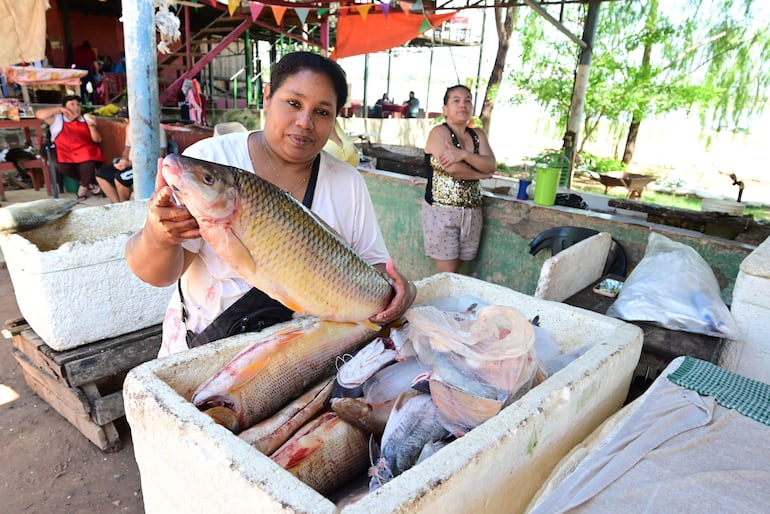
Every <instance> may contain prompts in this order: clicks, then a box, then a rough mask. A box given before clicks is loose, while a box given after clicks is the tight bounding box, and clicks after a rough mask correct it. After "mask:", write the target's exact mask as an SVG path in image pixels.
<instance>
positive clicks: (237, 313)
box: [126, 52, 416, 356]
mask: <svg viewBox="0 0 770 514" xmlns="http://www.w3.org/2000/svg"><path fill="white" fill-rule="evenodd" d="M347 93H348V91H347V80H346V77H345V72H344V71H343V70H342V68H341V67H340V66H339V65H338V64H336V63H335V62H333V61H331V60H329V59H327V58H325V57H322V56H319V55H317V54H313V53H310V52H295V53H291V54H287V55H286V56H284V57H283V58H282V59H281V60H280V61H279V62H278V63H277V64H276V65H275V66H274V68H273V70H272V73H271V80H270V84H269V85H267V86H266V87H265V100H264V115H265V125H264V126H265V128H264V130H263V131H261V132H259V131H255V132H241V133H233V134H226V135H224V136H220V137H216V138H210V139H205V140H202V141H200V142H198V143H196V144H195V145H193V146H191V147H189V148H188V149H187V150H185V152H184V156H175V155H171V156H168V157H166V159H165V160H164V162H163V165H162V168H161V169H160V170H159V173H158V179H157V181H156V191H155V193H154V194H153V195H152V197H151V198H150V200H149V205H148V216H147V221H146V223H145V226H144V227H143V229H142V230H141V231H140V232H138V233H137V234H136V235H135V236H134V237H133V238H132V239H131V240H130V241H129V244H128V246H127V249H126V256H127V261H128V264H129V267H130V268H131V270H132V271H133V272H134V273H136V274H137V276H139V277H140V278H141V279H142V280H144V281H146V282H148V283H150V284H154V285H156V286H161V287H162V286H167V285H169V284H173V283H174V282H175V281H178V287H177V291H176V293H175V294H174V296H173V297H172V299H171V303H170V305H169V310H168V311H167V313H166V317H165V320H164V325H163V344H162V346H161V350H160V355H161V356H162V355H167V354H171V353H175V352H178V351H182V350H184V349H187V348H188V347H191V346H197V345H199V344H203V343H205V342H208V341H209V340H215V339H219V338H221V337H226V336H228V335H231V334H232V333H237V332H239V331H254V330H261V329H262V328H264V327H266V326H269V325H272V324H274V323H278V322H281V321H287V320H288V319H290V318H291V316H292V311H297V312H300V313H307V314H312V315H315V316H318V317H320V318H323V319H330V320H333V321H346V322H357V323H362V324H369V325H372V324H379V325H381V324H386V323H389V322H391V321H394V320H396V319H399V318H400V317H401V315H402V314H403V313H404V312H405V311H406V310H407V309H408V308H409V306H410V305H411V303H412V302H413V301H414V298H415V295H416V290H415V288H414V285H413V284H411V283H410V282H409V281H408V280H406V278H405V277H404V276H403V275H401V274H400V273H399V272H398V271H397V270H396V269H395V267H394V266H393V264H392V261H390V260H389V256H388V252H387V248H386V246H385V242H384V239H383V237H382V233H381V231H380V228H379V225H378V223H377V219H376V216H375V213H374V208H373V206H372V202H371V198H370V197H369V193H368V190H367V188H366V184H365V182H364V180H363V177H361V175H360V174H359V173H358V171H357V170H356V169H355V168H352V167H351V166H349V165H348V164H345V163H343V162H342V161H339V160H337V159H336V158H334V157H332V156H330V155H329V154H327V153H326V152H323V151H322V148H323V147H324V145H325V144H326V141H327V139H328V138H329V134H330V133H331V131H332V130H333V128H334V122H335V118H336V115H337V114H338V112H339V110H340V109H341V107H342V106H343V105H344V103H345V100H346V97H347ZM190 157H193V158H194V159H193V158H190ZM215 163H216V164H215ZM221 165H227V166H232V167H233V168H228V167H225V166H221ZM235 168H239V169H235ZM240 170H245V171H247V172H250V173H242V172H241V171H240ZM299 202H301V203H302V205H304V208H303V207H302V206H301V205H300V204H299ZM180 203H181V204H182V205H179V204H180ZM308 209H309V211H308ZM303 211H304V212H303ZM317 218H318V219H320V220H321V221H318V220H317ZM329 229H331V230H329ZM263 254H264V256H263ZM268 254H269V255H268ZM309 255H311V256H312V258H309V257H308V256H309ZM276 256H277V257H276ZM359 261H360V262H359ZM375 268H376V270H375ZM384 274H387V278H384ZM252 286H255V287H254V288H252ZM265 293H267V295H266V294H265ZM268 295H269V296H270V297H272V298H270V297H268ZM273 298H275V299H277V300H279V301H280V303H279V301H276V300H274V299H273ZM254 313H256V315H254ZM223 320H224V322H223ZM221 325H227V327H225V328H222V327H221ZM217 327H218V328H217ZM220 329H221V330H220Z"/></svg>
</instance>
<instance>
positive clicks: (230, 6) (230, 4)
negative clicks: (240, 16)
mask: <svg viewBox="0 0 770 514" xmlns="http://www.w3.org/2000/svg"><path fill="white" fill-rule="evenodd" d="M239 5H241V0H227V10H228V11H230V16H232V15H233V13H234V12H235V11H236V10H237V9H238V6H239Z"/></svg>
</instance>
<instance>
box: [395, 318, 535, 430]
mask: <svg viewBox="0 0 770 514" xmlns="http://www.w3.org/2000/svg"><path fill="white" fill-rule="evenodd" d="M406 318H407V319H408V320H409V325H408V326H409V334H410V339H411V340H412V345H413V346H414V348H415V351H416V352H417V355H418V358H419V359H420V361H421V362H423V363H426V364H428V365H430V366H431V369H432V372H431V377H430V392H431V395H432V396H433V401H434V402H435V404H436V407H437V408H438V410H439V412H440V413H441V415H442V418H443V419H444V420H445V426H446V427H447V428H448V429H449V430H451V431H452V433H454V434H455V435H457V436H460V435H463V434H465V433H466V432H468V431H469V430H471V429H472V428H474V427H476V426H478V425H479V424H480V423H482V422H484V421H485V420H487V419H489V418H490V417H492V416H494V415H495V414H497V413H498V412H499V411H500V410H501V409H502V408H503V407H505V406H507V405H509V404H510V403H512V402H513V401H515V400H516V399H518V398H519V397H520V396H522V395H523V394H524V393H526V392H527V391H528V390H529V388H530V387H531V386H532V383H533V379H534V377H535V374H536V372H537V369H538V361H537V358H536V355H535V347H534V342H535V334H534V331H533V328H532V326H531V324H530V323H529V321H528V320H527V319H526V318H525V317H524V316H523V315H522V314H521V313H520V312H519V311H518V310H516V309H514V308H512V307H506V306H497V305H489V306H484V307H482V308H480V309H479V310H478V313H477V316H476V317H475V319H474V318H473V317H458V316H457V313H454V312H446V311H441V310H439V309H437V308H435V307H432V306H417V307H412V308H411V309H409V311H407V313H406Z"/></svg>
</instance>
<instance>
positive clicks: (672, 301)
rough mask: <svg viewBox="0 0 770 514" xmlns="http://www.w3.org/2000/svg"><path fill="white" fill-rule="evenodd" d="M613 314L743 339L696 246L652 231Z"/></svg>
mask: <svg viewBox="0 0 770 514" xmlns="http://www.w3.org/2000/svg"><path fill="white" fill-rule="evenodd" d="M607 315H608V316H614V317H616V318H620V319H623V320H627V321H650V322H652V323H656V324H658V325H660V326H662V327H665V328H669V329H672V330H683V331H685V332H695V333H698V334H705V335H708V336H713V337H725V338H728V339H740V338H741V331H740V328H739V327H738V324H737V323H736V322H735V319H734V318H733V316H732V314H730V310H729V309H728V308H727V305H725V303H724V301H722V290H721V288H720V287H719V283H718V282H717V279H716V276H714V271H713V270H712V269H711V267H710V266H709V264H708V263H707V262H706V261H705V260H704V259H703V257H701V256H700V254H699V253H698V252H697V251H696V250H695V249H694V248H692V247H690V246H687V245H686V244H684V243H679V242H677V241H672V240H671V239H669V238H667V237H666V236H663V235H661V234H657V233H655V232H652V233H650V237H649V239H648V241H647V248H646V249H645V251H644V257H643V258H642V260H641V261H639V264H637V265H636V267H635V268H634V270H633V271H632V272H631V274H630V275H629V276H628V278H626V281H625V283H624V284H623V288H622V289H621V290H620V294H618V298H617V300H615V302H614V303H613V304H612V305H611V306H610V308H609V309H608V310H607Z"/></svg>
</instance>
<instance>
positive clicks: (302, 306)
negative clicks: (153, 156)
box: [162, 154, 393, 326]
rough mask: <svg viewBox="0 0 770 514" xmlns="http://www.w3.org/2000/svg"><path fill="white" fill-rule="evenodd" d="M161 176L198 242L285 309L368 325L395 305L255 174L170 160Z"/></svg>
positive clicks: (337, 244)
mask: <svg viewBox="0 0 770 514" xmlns="http://www.w3.org/2000/svg"><path fill="white" fill-rule="evenodd" d="M162 172H163V177H164V178H165V180H166V183H168V185H169V186H171V188H172V190H173V192H174V195H175V197H177V198H178V199H179V201H181V203H182V204H184V205H185V207H187V209H188V210H189V211H190V214H192V216H193V217H194V218H195V219H196V220H197V222H198V225H199V226H200V231H201V237H202V238H203V239H204V240H205V241H206V242H207V243H208V244H209V245H210V246H211V248H212V249H213V250H214V252H216V254H217V255H218V256H219V257H220V258H221V259H222V260H223V261H225V262H226V263H227V264H228V265H229V266H230V267H231V268H232V269H233V270H235V271H236V272H237V273H238V274H239V275H240V276H241V277H243V279H244V280H246V281H247V282H248V283H249V284H251V285H253V286H255V287H257V288H259V289H261V290H262V291H264V292H265V293H267V294H268V295H270V296H271V297H273V298H275V299H276V300H278V301H280V302H281V303H283V304H284V305H285V306H287V307H288V308H290V309H292V310H294V311H296V312H299V313H303V314H311V315H314V316H317V317H319V318H321V319H327V320H332V321H346V322H355V323H362V324H368V325H370V326H371V323H370V322H368V319H369V318H370V317H372V316H374V315H375V314H378V313H379V312H382V310H383V309H385V307H387V306H388V304H389V303H390V299H391V297H392V296H393V289H392V287H391V286H390V283H389V282H388V280H387V279H386V278H385V277H384V276H383V275H382V274H381V273H380V272H378V271H377V270H376V269H375V268H374V267H373V266H372V265H370V264H369V263H367V262H366V261H365V260H364V259H362V258H361V256H359V255H358V254H357V253H356V252H355V251H354V250H353V249H352V248H351V247H350V246H349V245H348V244H347V243H346V242H345V241H344V240H343V239H342V238H341V237H339V236H338V235H337V234H336V233H334V232H333V231H332V230H330V229H329V227H328V226H327V225H326V224H325V223H324V222H323V221H322V220H320V218H318V217H317V216H316V215H315V214H313V213H312V212H311V211H310V210H308V209H306V208H305V207H304V206H303V205H302V204H301V203H299V202H297V201H296V200H294V198H292V197H291V196H289V195H287V194H286V193H285V192H284V191H282V190H281V189H280V188H278V187H276V186H274V185H272V184H270V183H269V182H267V181H265V180H263V179H262V178H260V177H259V176H257V175H255V174H254V173H249V172H245V171H243V170H239V169H237V168H233V167H230V166H223V165H220V164H215V163H212V162H208V161H202V160H199V159H193V158H191V157H186V156H182V155H176V154H170V155H168V156H166V157H165V158H164V159H163V171H162Z"/></svg>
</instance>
